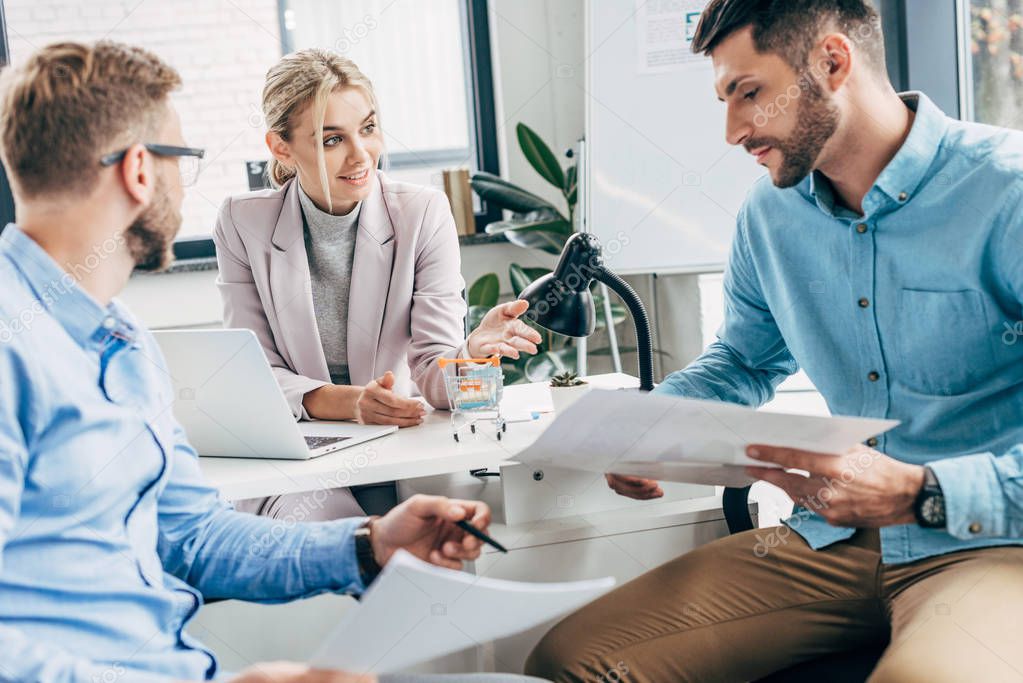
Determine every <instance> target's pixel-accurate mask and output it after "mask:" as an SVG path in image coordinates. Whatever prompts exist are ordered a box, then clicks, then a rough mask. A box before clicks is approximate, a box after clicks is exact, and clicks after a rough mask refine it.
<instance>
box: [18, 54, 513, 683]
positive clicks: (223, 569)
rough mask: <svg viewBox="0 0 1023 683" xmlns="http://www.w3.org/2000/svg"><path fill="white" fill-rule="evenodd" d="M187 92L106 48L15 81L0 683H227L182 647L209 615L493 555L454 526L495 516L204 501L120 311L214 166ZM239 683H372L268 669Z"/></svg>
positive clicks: (156, 356)
mask: <svg viewBox="0 0 1023 683" xmlns="http://www.w3.org/2000/svg"><path fill="white" fill-rule="evenodd" d="M179 83H180V80H179V78H178V75H177V73H176V72H175V71H174V70H173V69H171V68H170V67H169V66H167V65H166V64H164V63H163V62H161V61H160V60H159V59H158V58H157V57H155V56H154V55H152V54H150V53H148V52H145V51H143V50H140V49H136V48H130V47H127V46H124V45H119V44H116V43H109V42H100V43H97V44H96V45H82V44H77V43H64V44H56V45H51V46H49V47H47V48H44V49H42V50H39V51H37V52H36V53H34V54H32V55H31V56H29V57H28V59H27V60H26V61H25V62H24V63H23V64H22V65H20V66H18V67H8V69H6V70H5V74H4V75H3V83H2V94H0V114H2V117H0V118H2V123H0V147H2V150H3V161H4V165H5V167H6V168H7V170H8V174H9V178H10V180H11V183H12V187H13V190H14V196H15V202H16V207H17V216H18V225H8V226H7V228H6V229H5V230H4V232H3V235H2V236H0V292H2V293H3V298H2V300H0V681H31V682H39V683H58V682H59V683H70V682H74V683H86V682H92V681H107V680H125V681H171V680H178V681H181V680H205V679H211V678H214V677H217V676H221V675H223V674H222V673H221V672H219V671H218V668H217V662H216V660H215V658H214V657H213V655H212V653H210V652H209V651H208V650H206V649H205V648H204V647H203V646H202V645H201V644H200V643H198V642H196V641H195V640H194V639H193V638H191V637H189V635H188V634H187V633H185V631H184V628H185V626H186V624H187V623H188V621H189V620H190V619H191V618H192V616H193V615H194V614H195V612H196V611H197V610H198V609H199V607H200V605H201V604H202V601H203V598H239V599H245V600H252V601H263V602H274V601H282V600H289V599H294V598H301V597H306V596H311V595H315V594H317V593H322V592H326V591H333V592H350V593H359V592H361V591H363V590H364V589H365V588H366V585H367V584H368V583H369V582H370V581H372V579H373V578H374V577H375V576H376V573H377V572H378V571H379V570H380V567H381V566H383V565H385V564H386V563H387V561H388V560H389V559H390V557H391V556H392V555H393V554H394V552H395V551H396V550H397V549H399V548H404V549H405V550H407V551H409V552H411V553H412V554H414V555H416V556H418V557H420V558H421V559H423V560H427V561H429V562H432V563H434V564H438V565H441V566H446V567H451V568H458V567H461V566H462V561H463V560H466V559H471V558H474V557H477V556H478V555H479V547H480V546H479V542H478V541H477V540H476V539H475V538H473V537H472V536H469V535H467V534H465V533H464V532H463V531H462V530H461V529H460V528H458V527H457V526H456V525H455V522H457V521H458V520H462V519H470V520H472V521H473V522H474V523H475V524H477V525H479V526H483V527H486V525H487V524H488V523H489V519H490V512H489V510H488V509H487V506H486V505H484V504H482V503H474V502H470V501H455V500H448V499H446V498H440V497H434V496H416V497H414V498H411V499H410V500H408V501H406V502H404V503H402V504H401V505H399V506H398V507H396V508H395V509H393V510H392V511H391V512H390V513H388V514H387V515H386V516H384V517H380V518H370V519H368V520H367V519H365V518H359V519H343V520H338V521H334V522H321V523H307V524H301V523H299V524H294V525H292V526H290V527H286V528H282V527H281V523H280V522H279V521H275V520H272V519H267V518H263V517H256V516H254V515H249V514H245V513H240V512H236V511H235V510H233V509H232V508H231V506H230V505H228V504H227V503H225V502H223V501H222V500H221V499H220V498H219V496H218V495H217V491H216V490H215V489H213V488H211V487H210V486H209V485H208V484H206V483H205V481H204V479H203V477H202V475H201V473H200V471H199V464H198V458H197V457H196V454H195V452H194V451H193V450H192V448H191V447H190V446H189V444H188V442H187V440H186V439H185V437H184V434H183V433H182V430H181V428H180V427H179V426H178V424H177V422H176V421H175V420H174V417H173V413H172V410H171V405H172V403H173V400H172V399H173V395H172V389H171V382H170V377H169V375H168V373H167V368H166V366H165V364H164V360H163V358H162V356H161V355H160V352H159V349H158V347H157V345H156V344H155V342H154V340H153V337H152V335H150V334H149V332H148V331H147V330H145V329H144V328H143V327H142V326H141V325H139V324H138V322H137V321H136V320H135V319H134V317H133V316H132V315H131V313H130V312H129V311H127V310H126V309H125V308H124V307H123V306H122V305H120V304H119V303H118V302H117V301H116V300H115V299H113V297H114V296H115V295H116V294H117V293H118V292H119V291H120V290H121V289H122V288H123V287H124V285H125V284H126V283H127V281H128V278H129V276H130V275H131V273H132V271H133V269H135V268H136V267H139V268H141V269H156V268H160V267H162V266H163V265H164V264H165V263H166V262H167V260H168V258H169V253H170V252H169V248H170V245H171V243H172V241H173V239H174V236H175V234H176V233H177V231H178V229H179V228H180V225H181V215H180V207H181V200H182V196H183V193H182V186H183V185H184V184H187V182H188V181H190V180H194V175H192V174H191V173H189V169H188V167H186V166H185V165H184V164H181V166H180V169H179V168H178V165H179V158H181V157H188V156H189V155H191V156H193V157H194V156H196V155H198V154H199V153H200V151H199V150H191V149H188V148H186V147H183V146H182V141H181V128H180V125H179V123H178V119H177V115H176V114H175V112H174V109H173V108H172V107H171V106H170V103H169V100H168V94H169V93H170V92H171V91H172V90H174V89H175V88H176V87H177V86H178V85H179ZM192 160H193V161H195V160H196V159H194V158H193V159H192ZM179 170H180V171H181V175H180V176H179ZM192 170H193V171H197V170H198V167H197V166H195V167H193V168H192ZM186 175H189V176H190V177H188V178H186V177H185V176H186ZM239 400H244V397H239ZM396 645H397V646H399V647H400V643H396ZM452 678H454V679H455V680H461V677H445V678H444V679H442V680H450V679H452ZM499 678H500V680H511V677H503V676H502V677H499ZM514 678H515V680H523V679H521V678H520V677H514ZM476 679H481V680H492V679H491V678H488V677H486V676H472V677H471V678H470V679H469V680H476ZM235 680H237V681H238V682H239V683H257V682H258V683H269V682H270V681H278V682H284V681H294V682H298V681H309V682H312V681H323V682H326V681H334V682H342V681H343V682H349V683H354V682H356V681H358V682H360V683H362V682H364V683H368V682H370V681H375V680H376V677H375V676H369V675H352V674H346V673H343V672H335V671H310V670H308V668H307V667H306V666H304V665H300V664H286V663H285V664H281V663H275V664H261V665H257V666H254V667H253V668H252V669H250V670H248V671H247V672H244V673H243V674H241V675H240V676H239V677H238V678H237V679H235ZM402 680H406V681H407V680H409V679H406V678H402Z"/></svg>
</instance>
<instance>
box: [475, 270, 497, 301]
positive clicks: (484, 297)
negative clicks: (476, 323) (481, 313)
mask: <svg viewBox="0 0 1023 683" xmlns="http://www.w3.org/2000/svg"><path fill="white" fill-rule="evenodd" d="M500 290H501V284H500V282H499V281H498V279H497V275H496V274H495V273H487V274H486V275H484V276H483V277H481V278H480V279H479V280H476V282H474V283H472V287H470V288H469V305H470V306H486V307H487V308H488V309H489V308H493V307H494V306H496V305H497V298H498V297H499V296H500V293H501V291H500Z"/></svg>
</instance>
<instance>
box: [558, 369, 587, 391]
mask: <svg viewBox="0 0 1023 683" xmlns="http://www.w3.org/2000/svg"><path fill="white" fill-rule="evenodd" d="M583 384H586V382H584V381H583V380H581V379H579V377H578V375H576V374H575V373H574V372H563V373H561V374H560V375H554V377H552V378H551V386H552V387H578V386H580V385H583Z"/></svg>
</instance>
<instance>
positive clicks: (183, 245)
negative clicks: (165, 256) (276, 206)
mask: <svg viewBox="0 0 1023 683" xmlns="http://www.w3.org/2000/svg"><path fill="white" fill-rule="evenodd" d="M280 7H281V3H280V2H278V8H280ZM460 7H461V14H462V17H463V22H462V25H463V44H464V46H465V53H466V54H465V56H466V63H467V64H468V66H469V73H470V83H469V85H470V86H471V87H470V89H469V90H470V92H469V93H467V95H468V98H469V103H468V104H469V110H470V116H471V119H470V135H471V136H472V137H473V138H474V139H475V143H476V144H475V162H476V168H478V169H479V170H481V171H485V172H487V173H493V174H495V175H498V174H500V160H499V157H498V140H497V115H496V106H495V100H494V71H493V56H492V51H491V45H490V17H489V12H488V7H487V0H462V2H461V4H460ZM278 14H279V15H280V16H281V22H282V31H281V36H282V38H281V51H282V54H284V53H285V51H286V50H287V49H288V47H289V46H288V45H287V38H286V33H285V31H284V30H283V12H281V11H279V12H278ZM10 61H11V56H10V45H9V42H8V39H7V16H6V11H5V7H4V2H3V0H0V68H3V67H5V66H7V65H8V64H10ZM457 151H458V154H455V151H454V150H431V151H429V152H427V153H426V154H425V155H423V154H415V153H407V154H393V155H390V157H391V158H390V164H391V166H392V167H394V168H401V167H406V168H407V167H409V166H410V165H418V163H422V162H423V159H424V156H425V157H428V158H429V160H430V161H431V162H436V161H444V160H447V159H449V158H450V160H451V161H460V162H464V160H465V157H464V152H462V151H461V150H457ZM406 157H408V158H406ZM417 162H418V163H417ZM481 208H482V211H480V212H479V213H477V214H476V231H477V232H482V231H483V228H484V227H485V226H486V225H487V224H488V223H491V222H494V221H497V220H500V219H501V215H502V214H501V209H500V208H499V207H497V206H494V205H492V204H490V205H488V204H487V202H482V203H481ZM13 221H14V199H13V197H12V196H11V189H10V184H9V182H8V180H7V173H6V171H5V170H4V169H3V167H2V165H0V231H2V230H3V226H5V225H6V224H7V223H10V222H13ZM215 256H216V248H215V246H214V244H213V239H212V237H181V238H178V239H177V240H175V241H174V261H175V263H177V262H179V261H189V260H194V259H210V258H213V257H215Z"/></svg>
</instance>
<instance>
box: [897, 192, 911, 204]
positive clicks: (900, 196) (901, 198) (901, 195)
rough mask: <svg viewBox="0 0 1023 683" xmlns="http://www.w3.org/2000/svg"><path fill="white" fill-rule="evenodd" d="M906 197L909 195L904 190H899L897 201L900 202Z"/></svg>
mask: <svg viewBox="0 0 1023 683" xmlns="http://www.w3.org/2000/svg"><path fill="white" fill-rule="evenodd" d="M907 199H909V195H908V194H906V193H905V192H900V193H899V201H900V202H904V201H906V200H907Z"/></svg>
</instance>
